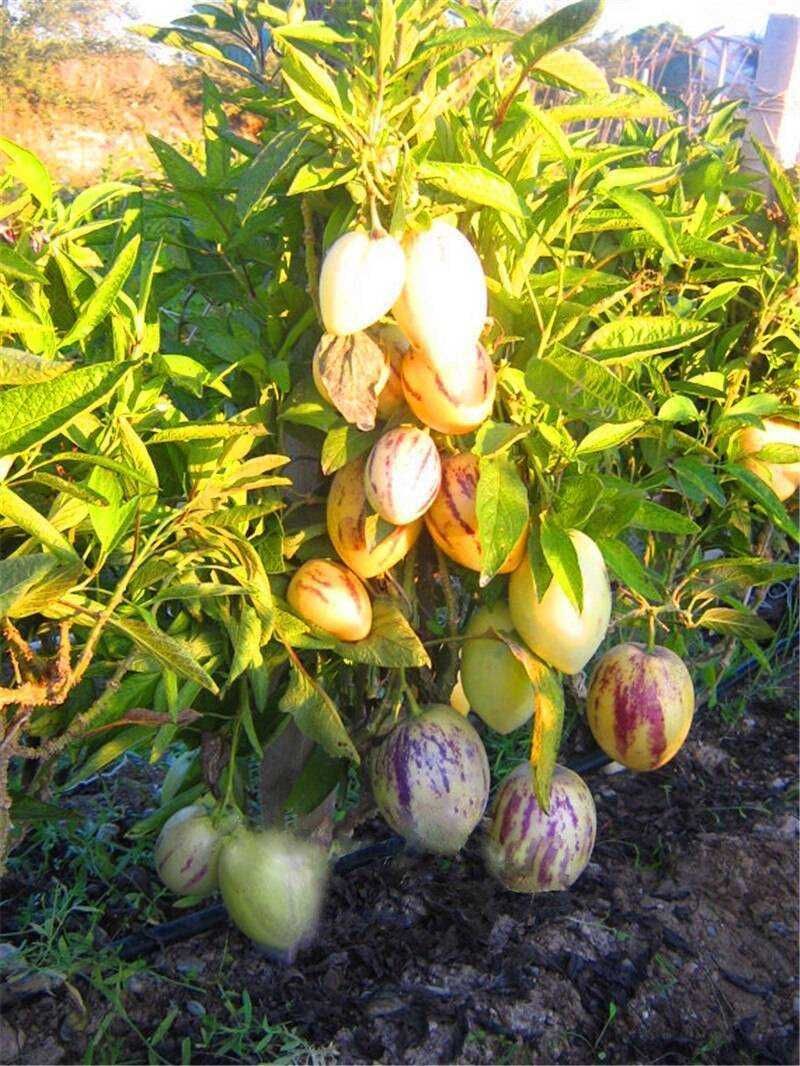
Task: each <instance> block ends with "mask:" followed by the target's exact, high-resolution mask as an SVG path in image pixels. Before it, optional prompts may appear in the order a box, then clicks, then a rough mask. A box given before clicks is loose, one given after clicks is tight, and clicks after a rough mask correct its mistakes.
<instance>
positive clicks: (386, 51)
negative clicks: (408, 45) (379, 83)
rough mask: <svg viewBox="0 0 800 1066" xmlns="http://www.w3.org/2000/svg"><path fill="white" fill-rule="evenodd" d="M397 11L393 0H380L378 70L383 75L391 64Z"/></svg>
mask: <svg viewBox="0 0 800 1066" xmlns="http://www.w3.org/2000/svg"><path fill="white" fill-rule="evenodd" d="M396 32H397V12H396V11H395V6H394V0H381V13H380V32H379V34H378V70H379V71H380V73H381V75H385V74H386V73H387V71H388V70H389V69H390V67H391V66H392V64H393V61H394V49H395V34H396Z"/></svg>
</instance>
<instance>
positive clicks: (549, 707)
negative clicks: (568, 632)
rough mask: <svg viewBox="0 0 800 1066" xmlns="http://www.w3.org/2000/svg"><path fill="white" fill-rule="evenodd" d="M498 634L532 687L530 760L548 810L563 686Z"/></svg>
mask: <svg viewBox="0 0 800 1066" xmlns="http://www.w3.org/2000/svg"><path fill="white" fill-rule="evenodd" d="M497 636H498V637H499V639H500V640H502V641H503V643H504V644H505V645H506V647H507V648H508V649H509V651H510V652H511V654H512V655H513V656H514V657H515V658H516V659H517V660H518V662H520V663H521V664H522V666H523V667H524V669H525V673H526V674H527V675H528V678H529V680H530V682H531V684H532V685H533V689H534V719H533V732H532V733H531V751H530V763H531V768H532V771H533V782H534V791H535V793H536V799H537V801H538V803H539V806H540V807H541V808H542V810H543V811H549V810H550V785H551V783H552V780H553V771H554V770H555V767H556V760H557V758H558V749H559V747H560V746H561V734H562V732H563V729H564V688H563V683H562V681H561V677H560V675H559V674H558V673H557V671H555V670H553V669H552V668H551V667H549V666H548V665H547V664H546V663H543V662H542V660H541V659H539V658H537V657H536V656H535V655H534V654H533V652H531V651H529V650H528V648H526V647H524V646H523V645H522V644H518V643H517V642H516V641H515V640H514V639H513V638H512V637H510V636H509V635H508V634H507V633H500V632H498V634H497Z"/></svg>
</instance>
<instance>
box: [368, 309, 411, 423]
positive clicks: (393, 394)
mask: <svg viewBox="0 0 800 1066" xmlns="http://www.w3.org/2000/svg"><path fill="white" fill-rule="evenodd" d="M369 335H370V337H372V339H373V340H374V341H375V343H376V344H377V345H378V347H379V348H380V350H381V351H382V352H383V354H384V355H385V356H386V365H387V369H388V376H387V379H386V384H385V385H384V386H383V388H382V389H381V390H380V391H379V393H378V417H379V418H382V419H383V420H384V421H387V420H388V419H390V418H394V417H395V416H396V415H398V414H399V413H400V412H401V411H402V410H403V408H404V407H405V405H406V398H405V395H404V394H403V380H402V378H401V376H400V366H401V364H402V362H403V356H404V355H405V353H406V352H407V351H408V348H409V344H408V341H407V340H406V338H405V337H404V336H403V334H402V333H401V331H400V330H399V329H398V328H397V326H394V325H391V324H388V325H381V326H375V327H374V328H373V329H371V330H370V331H369Z"/></svg>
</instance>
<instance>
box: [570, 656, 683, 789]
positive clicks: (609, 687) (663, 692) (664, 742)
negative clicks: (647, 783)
mask: <svg viewBox="0 0 800 1066" xmlns="http://www.w3.org/2000/svg"><path fill="white" fill-rule="evenodd" d="M693 714H694V685H693V684H692V678H691V675H690V674H689V671H688V670H687V669H686V664H685V663H684V662H683V660H682V659H681V658H680V657H679V656H678V655H676V654H675V652H673V651H670V649H669V648H661V647H655V648H653V649H652V651H648V650H647V648H646V647H645V645H644V644H619V645H618V646H617V647H616V648H612V649H611V650H610V651H608V652H606V654H605V655H604V656H603V658H602V659H601V660H600V662H599V663H598V664H597V666H596V667H595V669H594V672H593V673H592V677H591V680H590V682H589V690H588V693H587V696H586V721H587V722H588V723H589V728H590V729H591V731H592V734H593V735H594V739H595V740H596V741H597V743H598V744H599V745H600V747H601V748H602V749H603V751H604V752H605V753H606V755H610V756H611V758H612V759H615V760H616V761H617V762H620V763H622V765H623V766H627V767H628V769H629V770H640V771H641V770H655V769H657V768H658V767H659V766H663V765H664V763H666V762H669V760H670V759H671V758H672V757H673V756H674V755H675V753H676V752H677V751H678V749H679V748H680V746H681V745H682V744H683V742H684V740H685V739H686V736H687V734H688V732H689V729H690V727H691V724H692V715H693Z"/></svg>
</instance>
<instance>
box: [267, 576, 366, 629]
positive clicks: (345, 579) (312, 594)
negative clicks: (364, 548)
mask: <svg viewBox="0 0 800 1066" xmlns="http://www.w3.org/2000/svg"><path fill="white" fill-rule="evenodd" d="M286 599H287V600H288V602H289V606H290V607H291V608H292V610H294V611H296V612H297V614H299V615H300V617H301V618H304V619H305V620H306V622H310V623H311V625H314V626H318V627H319V628H320V629H324V630H325V632H326V633H330V634H331V636H334V637H336V638H337V639H338V640H363V639H364V637H366V636H367V634H368V633H369V631H370V629H371V628H372V604H371V603H370V599H369V594H368V593H367V590H366V589H365V588H364V586H363V585H362V584H361V582H360V581H359V580H358V578H357V577H356V575H355V574H353V573H351V572H350V571H349V570H348V569H347V567H346V566H342V565H341V563H332V562H329V561H328V560H327V559H309V560H308V562H305V563H303V565H302V566H301V567H299V568H298V569H297V570H296V571H295V572H294V574H293V575H292V580H291V581H290V582H289V588H288V590H287V593H286Z"/></svg>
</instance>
